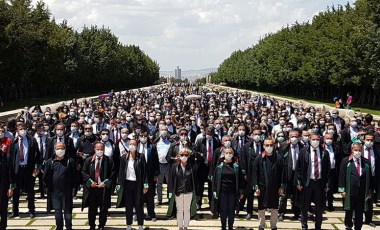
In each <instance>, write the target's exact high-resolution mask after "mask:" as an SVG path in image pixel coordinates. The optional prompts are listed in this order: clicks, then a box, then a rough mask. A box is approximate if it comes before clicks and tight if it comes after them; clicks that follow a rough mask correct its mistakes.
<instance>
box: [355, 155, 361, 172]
mask: <svg viewBox="0 0 380 230" xmlns="http://www.w3.org/2000/svg"><path fill="white" fill-rule="evenodd" d="M358 162H359V163H360V170H359V171H360V173H359V176H361V175H362V161H361V159H360V158H359V159H356V158H355V157H354V163H355V169H356V168H357V167H358Z"/></svg>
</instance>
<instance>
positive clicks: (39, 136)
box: [34, 123, 48, 199]
mask: <svg viewBox="0 0 380 230" xmlns="http://www.w3.org/2000/svg"><path fill="white" fill-rule="evenodd" d="M34 138H35V139H36V141H37V144H38V150H39V151H40V154H41V157H42V159H45V157H46V146H47V144H48V138H47V137H46V135H45V132H44V128H43V126H42V124H41V123H40V124H37V132H36V133H35V134H34ZM44 170H45V162H44V160H43V161H42V165H41V172H40V173H39V174H38V190H39V191H40V193H41V198H42V199H44V198H45V189H44V185H43V180H42V178H43V175H44Z"/></svg>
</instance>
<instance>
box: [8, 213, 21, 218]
mask: <svg viewBox="0 0 380 230" xmlns="http://www.w3.org/2000/svg"><path fill="white" fill-rule="evenodd" d="M9 218H10V219H14V218H20V215H19V214H16V213H12V214H11V215H10V216H9Z"/></svg>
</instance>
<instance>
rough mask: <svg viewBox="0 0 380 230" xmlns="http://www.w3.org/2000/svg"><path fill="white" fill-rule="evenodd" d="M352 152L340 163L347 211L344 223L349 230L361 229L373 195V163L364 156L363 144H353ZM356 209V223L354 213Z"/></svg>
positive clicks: (344, 205)
mask: <svg viewBox="0 0 380 230" xmlns="http://www.w3.org/2000/svg"><path fill="white" fill-rule="evenodd" d="M351 148H352V150H351V152H352V154H351V155H350V156H348V157H345V158H344V159H343V160H342V163H341V165H340V173H339V189H338V191H339V192H340V193H341V195H342V198H344V201H343V209H344V210H345V211H346V215H345V217H344V224H345V226H346V229H347V230H350V229H352V227H353V225H355V229H361V228H362V226H363V212H364V211H367V210H368V202H366V200H368V199H371V196H372V189H373V187H372V177H371V176H370V175H371V165H370V163H369V162H368V161H367V160H366V159H365V158H364V157H363V156H362V145H361V144H360V143H358V142H354V143H353V144H352V147H351ZM354 211H355V224H353V223H352V215H353V212H354Z"/></svg>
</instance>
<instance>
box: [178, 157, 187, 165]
mask: <svg viewBox="0 0 380 230" xmlns="http://www.w3.org/2000/svg"><path fill="white" fill-rule="evenodd" d="M179 159H181V161H182V162H183V163H185V162H187V159H188V157H187V156H182V157H180V158H179Z"/></svg>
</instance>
